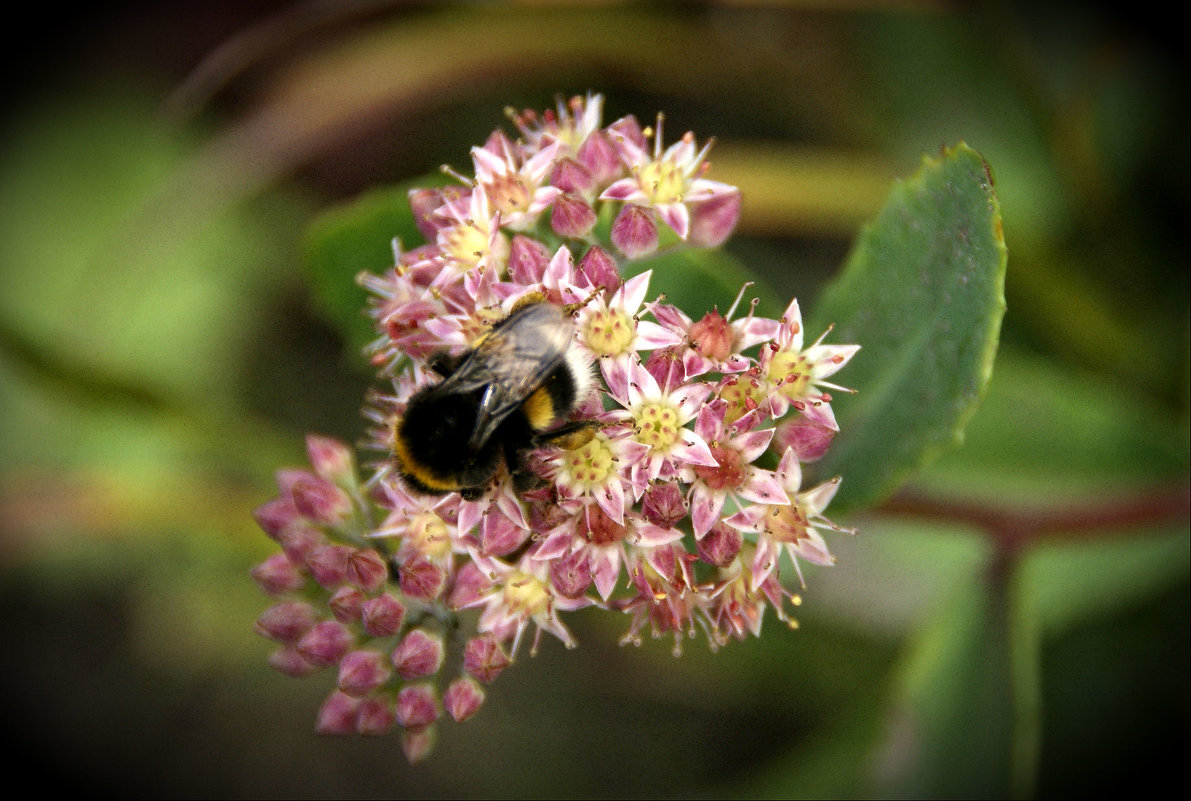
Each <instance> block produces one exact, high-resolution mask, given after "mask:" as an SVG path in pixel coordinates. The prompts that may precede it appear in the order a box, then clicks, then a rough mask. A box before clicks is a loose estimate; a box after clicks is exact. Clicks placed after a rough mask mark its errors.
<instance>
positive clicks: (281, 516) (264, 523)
mask: <svg viewBox="0 0 1191 801" xmlns="http://www.w3.org/2000/svg"><path fill="white" fill-rule="evenodd" d="M252 517H253V519H254V520H256V524H257V525H258V526H260V527H261V530H263V531H264V532H265V533H266V534H268V535H269V536H270V537H272V538H273V539H277V538H278V537H279V536H280V535H281V532H283V531H285V529H286V528H287V527H288V526H289V525H290V524H292V523H294V522H296V521H298V520H299V519H301V517H302V516H301V514H299V513H298V508H297V507H296V506H294V502H293V501H291V500H290V499H289V498H274V499H273V500H271V501H268V502H267V503H263V504H261V505H260V506H258V507H256V508H255V509H253V510H252Z"/></svg>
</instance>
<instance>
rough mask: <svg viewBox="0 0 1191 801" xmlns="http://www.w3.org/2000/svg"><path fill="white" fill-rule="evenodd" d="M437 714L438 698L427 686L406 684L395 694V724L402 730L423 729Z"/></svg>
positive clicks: (431, 688) (436, 717)
mask: <svg viewBox="0 0 1191 801" xmlns="http://www.w3.org/2000/svg"><path fill="white" fill-rule="evenodd" d="M438 714H439V712H438V698H437V696H436V695H435V693H434V688H433V687H431V686H430V685H429V684H407V685H406V686H404V687H402V688H401V691H400V692H398V693H397V722H398V723H399V724H400V725H401V727H402V728H403V729H408V730H411V731H418V730H421V729H424V728H426V727H427V726H429V725H430V724H431V723H433V722H434V721H436V720H438Z"/></svg>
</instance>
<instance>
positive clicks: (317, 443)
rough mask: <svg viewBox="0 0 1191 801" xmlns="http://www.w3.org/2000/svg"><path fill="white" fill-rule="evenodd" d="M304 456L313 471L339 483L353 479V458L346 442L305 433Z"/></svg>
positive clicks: (346, 482) (348, 482) (344, 483)
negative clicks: (308, 460)
mask: <svg viewBox="0 0 1191 801" xmlns="http://www.w3.org/2000/svg"><path fill="white" fill-rule="evenodd" d="M306 457H307V458H308V459H310V466H311V467H313V468H314V472H315V473H318V475H319V476H321V477H322V478H325V479H326V480H327V481H331V482H333V483H335V484H339V485H348V484H351V483H352V482H353V481H354V479H355V460H354V459H353V458H352V452H351V449H350V448H348V447H347V445H346V444H344V443H342V442H340V441H339V440H337V439H333V438H331V437H324V436H320V435H318V434H307V435H306Z"/></svg>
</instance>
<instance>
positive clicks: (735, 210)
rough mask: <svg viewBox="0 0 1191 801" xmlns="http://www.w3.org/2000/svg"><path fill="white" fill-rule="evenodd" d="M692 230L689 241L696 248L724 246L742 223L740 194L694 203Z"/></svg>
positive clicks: (734, 193) (691, 211)
mask: <svg viewBox="0 0 1191 801" xmlns="http://www.w3.org/2000/svg"><path fill="white" fill-rule="evenodd" d="M688 208H689V209H690V213H691V228H690V233H688V234H687V241H688V242H690V243H691V244H692V245H695V246H696V247H704V248H713V247H716V246H718V245H722V244H723V243H724V242H725V241H726V240H727V239H728V237H729V236H731V235H732V231H733V230H734V229H735V228H736V223H737V222H739V221H740V192H731V193H727V194H723V195H717V196H716V197H713V198H709V199H708V200H701V201H697V202H692V203H691V204H690V205H689V206H688Z"/></svg>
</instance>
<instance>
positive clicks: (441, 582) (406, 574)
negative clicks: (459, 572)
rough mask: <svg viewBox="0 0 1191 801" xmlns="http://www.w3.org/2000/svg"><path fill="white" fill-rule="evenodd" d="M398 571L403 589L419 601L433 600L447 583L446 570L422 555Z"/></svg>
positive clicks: (403, 565) (415, 557)
mask: <svg viewBox="0 0 1191 801" xmlns="http://www.w3.org/2000/svg"><path fill="white" fill-rule="evenodd" d="M398 572H399V574H400V580H399V582H398V583H399V584H400V585H401V591H402V592H403V593H405V594H406V595H408V596H409V597H410V598H417V599H418V600H419V601H433V600H434V599H435V598H437V597H438V596H439V595H441V594H442V591H443V588H444V587H445V586H446V583H447V574H446V571H444V570H443V569H442V568H441V567H439V566H438V565H436V564H434V562H431V561H430V560H429V559H427V558H426V557H424V556H421V555H418V556H414V557H413V558H412V559H410V560H409V561H407V562H405V563H404V564H402V565H401V569H400V570H399V571H398Z"/></svg>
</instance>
